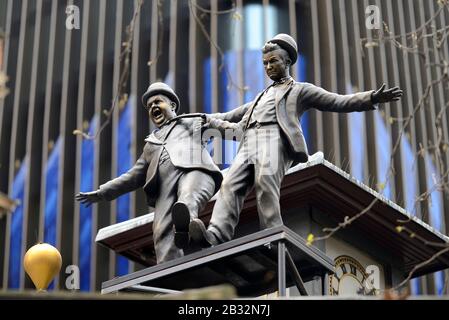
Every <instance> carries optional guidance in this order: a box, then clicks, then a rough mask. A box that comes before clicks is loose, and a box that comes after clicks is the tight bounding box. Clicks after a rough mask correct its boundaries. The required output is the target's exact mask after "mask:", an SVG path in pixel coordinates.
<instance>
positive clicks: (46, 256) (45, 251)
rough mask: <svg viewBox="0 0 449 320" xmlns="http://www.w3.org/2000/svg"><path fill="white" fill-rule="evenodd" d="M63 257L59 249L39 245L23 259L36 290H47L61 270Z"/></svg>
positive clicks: (43, 244) (45, 244) (42, 244)
mask: <svg viewBox="0 0 449 320" xmlns="http://www.w3.org/2000/svg"><path fill="white" fill-rule="evenodd" d="M61 264H62V257H61V254H60V253H59V251H58V249H56V248H55V247H53V246H52V245H49V244H48V243H39V244H36V245H35V246H32V247H31V248H30V249H28V251H27V253H26V254H25V257H24V259H23V266H24V268H25V271H26V273H27V274H28V275H29V276H30V278H31V280H33V283H34V285H35V286H36V289H37V290H39V291H42V290H46V289H47V287H48V285H49V284H50V282H51V280H52V279H53V278H54V277H55V276H56V275H57V274H58V273H59V270H61Z"/></svg>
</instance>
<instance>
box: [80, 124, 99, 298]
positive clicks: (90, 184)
mask: <svg viewBox="0 0 449 320" xmlns="http://www.w3.org/2000/svg"><path fill="white" fill-rule="evenodd" d="M97 119H98V117H97V116H94V117H93V118H92V121H91V122H90V127H89V133H90V134H91V135H93V134H94V133H95V131H96V127H97V122H98V121H97ZM94 159H95V146H94V141H93V140H83V143H82V146H81V183H80V191H81V192H87V191H92V190H93V188H94ZM79 239H80V242H79V264H80V265H79V267H80V278H81V279H80V289H81V290H83V291H89V290H90V272H91V265H90V263H91V253H92V206H90V207H85V206H84V205H80V235H79Z"/></svg>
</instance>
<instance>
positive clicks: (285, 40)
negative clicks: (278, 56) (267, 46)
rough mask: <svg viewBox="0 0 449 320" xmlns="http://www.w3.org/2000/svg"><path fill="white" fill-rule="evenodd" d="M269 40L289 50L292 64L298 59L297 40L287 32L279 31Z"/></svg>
mask: <svg viewBox="0 0 449 320" xmlns="http://www.w3.org/2000/svg"><path fill="white" fill-rule="evenodd" d="M268 42H272V43H276V44H278V45H279V46H280V47H281V48H282V49H284V50H285V51H287V53H288V55H289V56H290V59H291V60H292V65H293V64H295V62H296V60H298V45H297V44H296V41H295V40H294V39H293V38H292V37H291V36H289V35H288V34H286V33H279V34H277V35H275V36H274V37H273V39H271V40H269V41H268Z"/></svg>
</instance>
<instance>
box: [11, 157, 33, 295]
mask: <svg viewBox="0 0 449 320" xmlns="http://www.w3.org/2000/svg"><path fill="white" fill-rule="evenodd" d="M27 174H28V158H27V157H25V159H24V160H23V161H22V165H21V166H20V169H19V171H18V172H17V174H16V176H15V178H14V181H13V183H12V192H11V196H10V197H11V198H12V199H14V200H16V201H19V205H18V206H17V207H16V209H15V210H14V212H13V213H12V216H11V229H10V237H9V240H10V243H9V252H10V255H9V272H8V288H11V289H18V288H19V287H20V276H21V274H22V231H23V201H24V192H25V180H26V176H27Z"/></svg>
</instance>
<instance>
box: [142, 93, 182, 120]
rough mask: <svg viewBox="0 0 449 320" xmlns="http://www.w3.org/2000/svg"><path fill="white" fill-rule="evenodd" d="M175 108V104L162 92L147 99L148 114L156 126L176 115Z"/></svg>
mask: <svg viewBox="0 0 449 320" xmlns="http://www.w3.org/2000/svg"><path fill="white" fill-rule="evenodd" d="M175 109H176V104H175V103H174V102H172V101H171V100H170V99H169V98H167V97H166V96H164V95H162V94H158V95H155V96H152V97H150V98H149V99H148V100H147V110H148V115H149V116H150V118H151V121H153V123H154V124H155V125H156V126H157V127H158V128H159V127H160V126H162V125H163V124H165V123H166V122H167V121H168V120H170V119H172V118H173V117H176V112H175Z"/></svg>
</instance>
